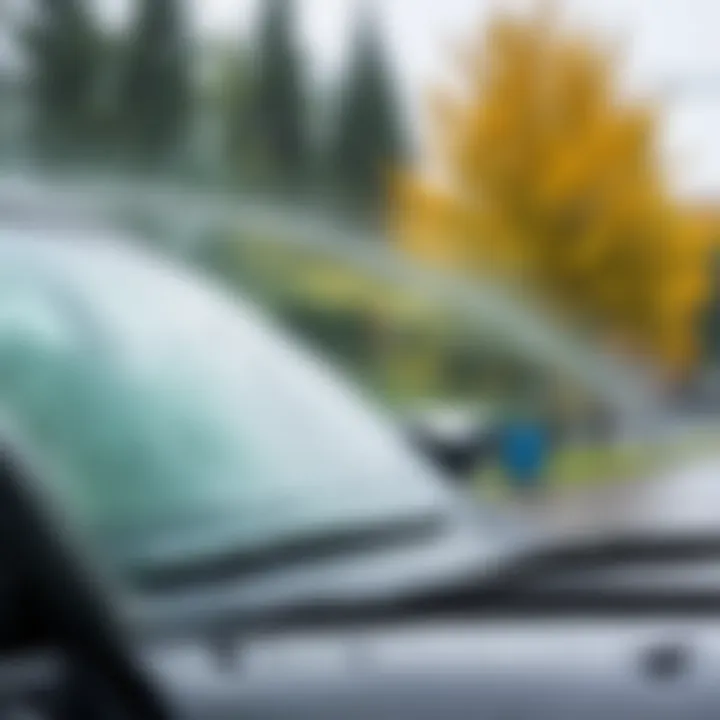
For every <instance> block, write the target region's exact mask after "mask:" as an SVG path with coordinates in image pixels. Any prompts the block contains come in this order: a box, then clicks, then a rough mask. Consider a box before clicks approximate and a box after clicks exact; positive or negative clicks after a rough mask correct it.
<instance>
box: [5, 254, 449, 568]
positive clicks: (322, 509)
mask: <svg viewBox="0 0 720 720" xmlns="http://www.w3.org/2000/svg"><path fill="white" fill-rule="evenodd" d="M79 252H80V255H78V257H80V256H81V255H82V253H84V252H85V250H80V251H79ZM65 254H67V255H68V256H69V257H70V258H71V260H70V261H69V262H66V263H65V265H64V266H63V267H62V272H63V273H64V274H65V277H71V278H72V285H73V293H74V295H75V297H76V298H77V299H78V300H79V301H80V304H81V305H82V301H83V300H84V299H85V298H84V296H85V295H86V296H87V299H88V301H89V302H88V305H87V306H88V307H92V308H93V310H92V314H91V316H90V319H88V317H84V318H83V317H81V316H78V317H74V318H72V320H73V321H74V323H75V324H72V323H69V322H67V318H65V319H64V320H62V322H64V323H65V325H66V326H67V327H65V330H67V329H68V328H72V332H73V333H75V334H74V335H73V334H72V333H70V332H69V331H68V333H66V339H68V338H69V339H70V340H71V341H70V342H65V343H63V342H57V340H58V337H61V336H62V332H60V333H59V334H58V332H57V330H58V327H57V326H58V323H60V324H61V325H62V323H61V322H60V321H61V318H62V316H61V314H60V313H59V311H58V307H57V305H55V306H53V309H52V312H50V313H49V311H48V308H45V311H46V314H45V325H38V324H37V322H35V324H33V323H32V322H30V320H31V319H32V318H33V317H34V318H35V319H37V317H38V304H37V303H35V304H32V303H30V302H28V301H27V300H26V301H24V304H23V302H20V303H19V305H18V307H19V315H18V316H17V317H16V320H19V322H16V323H15V325H14V327H15V328H16V331H15V334H14V335H13V334H7V333H6V336H5V338H4V339H5V343H6V345H9V346H11V347H12V348H13V349H14V350H13V352H5V353H4V357H5V360H4V362H5V365H6V368H5V372H3V374H2V378H3V380H4V381H5V382H4V385H5V387H4V388H3V391H4V394H5V397H6V400H9V401H10V402H11V403H14V404H15V410H16V411H17V412H16V415H17V414H18V413H19V414H20V416H21V417H22V418H24V421H25V424H26V428H25V430H26V431H29V432H30V434H31V435H32V436H33V438H34V441H35V442H36V443H38V444H39V446H40V447H42V448H45V449H48V448H49V449H50V451H49V452H48V453H47V455H46V459H47V460H48V464H51V465H52V467H51V470H52V474H53V476H54V478H55V479H56V485H57V484H58V482H59V487H60V488H62V493H63V494H64V495H65V496H66V497H69V498H71V499H72V503H71V505H72V507H73V508H74V509H75V511H77V512H78V515H79V518H80V519H81V520H82V521H83V522H84V524H85V525H86V527H87V529H88V530H90V531H91V532H93V533H94V535H93V537H94V538H95V539H96V540H97V541H98V542H99V543H100V544H102V545H104V546H105V549H106V550H107V551H110V552H111V553H114V554H117V555H118V556H119V557H120V558H121V559H128V558H129V557H132V559H135V560H139V559H140V558H141V557H142V558H143V561H150V560H152V559H153V558H154V559H155V560H160V559H163V560H165V559H170V558H171V557H176V556H177V557H178V558H180V557H182V558H183V559H187V558H188V556H189V555H192V554H193V553H203V552H212V553H215V552H218V551H222V550H224V549H226V548H227V549H230V548H232V549H242V548H244V547H247V548H248V549H251V548H254V547H257V546H262V545H265V544H266V543H273V542H276V541H281V540H284V539H288V538H295V537H302V536H303V535H304V534H306V533H316V532H322V531H325V530H332V529H343V528H347V527H352V526H356V525H362V524H367V523H370V522H372V523H375V522H378V521H380V522H383V521H386V520H393V519H398V520H402V519H409V518H412V517H414V516H417V515H418V514H425V513H427V511H429V510H437V509H439V507H441V506H442V503H443V502H445V500H444V498H445V494H444V492H443V491H442V490H441V487H440V485H439V484H438V483H437V482H436V481H435V479H434V478H432V477H431V476H430V474H429V473H428V471H427V470H426V469H425V468H424V467H422V466H421V465H420V464H419V463H418V462H416V461H415V459H414V458H413V457H412V456H411V455H410V454H409V453H408V452H406V450H405V449H404V447H403V445H402V443H400V442H399V441H398V440H397V439H396V438H395V437H394V436H393V433H392V432H391V431H390V428H389V427H386V426H385V425H384V423H382V422H381V421H380V420H378V419H377V418H376V417H375V416H374V415H373V414H372V413H371V412H369V411H367V410H366V409H365V406H364V405H363V404H362V403H361V402H358V401H357V400H356V398H354V397H351V396H350V394H348V392H347V391H346V390H345V388H344V386H343V385H342V384H336V381H335V380H334V379H333V378H332V376H331V375H330V374H329V373H328V371H327V369H326V368H321V367H318V365H317V364H316V362H315V360H314V359H313V358H311V357H309V356H305V355H304V354H302V352H300V351H298V350H296V349H295V347H294V346H292V344H291V343H289V342H285V340H284V339H283V338H282V337H281V336H280V335H277V336H276V335H275V333H274V332H273V331H270V330H267V329H266V328H265V327H264V326H263V324H262V321H260V320H259V319H257V318H255V316H254V314H253V311H252V310H250V309H247V308H243V307H241V306H239V305H236V304H235V303H233V302H230V301H229V300H226V299H225V298H221V297H218V296H216V295H215V294H214V292H213V291H212V290H211V289H206V288H203V287H202V286H200V285H199V284H198V283H195V282H189V281H187V280H185V279H183V278H182V277H181V276H179V275H175V274H174V273H173V271H171V270H169V269H167V266H166V265H160V264H158V265H157V266H154V265H153V264H152V263H149V264H148V263H146V264H145V265H143V266H142V267H135V265H134V264H133V263H127V262H124V261H123V258H124V254H123V253H118V254H117V256H115V255H114V254H113V253H112V252H111V251H110V250H108V251H107V252H106V253H105V257H104V258H103V259H102V261H100V262H98V263H97V264H96V265H93V263H89V264H88V263H84V262H83V263H74V262H73V260H72V253H70V252H68V253H65ZM92 254H93V255H100V253H99V252H93V253H92ZM8 292H9V290H8ZM16 305H17V303H16ZM6 307H12V306H11V305H10V304H8V303H6ZM41 309H42V308H41ZM23 312H24V313H25V315H23ZM48 313H49V316H48ZM40 315H42V312H40ZM83 322H85V323H88V322H95V323H96V326H95V327H89V326H87V325H85V326H84V325H83V324H82V323H83ZM53 323H55V324H53ZM60 329H61V330H62V329H63V328H62V327H61V328H60ZM48 330H49V331H50V332H48ZM89 340H92V341H93V343H94V344H89V342H88V341H89ZM43 387H44V388H48V387H50V388H52V392H43V390H42V388H43Z"/></svg>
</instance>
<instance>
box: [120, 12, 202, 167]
mask: <svg viewBox="0 0 720 720" xmlns="http://www.w3.org/2000/svg"><path fill="white" fill-rule="evenodd" d="M131 34H132V42H131V43H130V44H129V46H128V47H127V50H126V53H127V55H126V61H125V67H124V72H123V78H122V82H121V84H120V85H121V87H120V108H121V110H120V112H121V114H122V122H123V132H124V134H125V137H126V139H127V142H128V147H129V149H130V150H131V152H133V153H134V154H135V155H136V157H137V159H140V160H144V161H149V162H153V161H155V160H158V159H168V158H169V157H170V156H171V155H172V153H173V152H175V151H177V150H178V148H179V144H180V142H181V141H182V139H183V136H184V133H185V131H186V130H187V126H188V121H189V112H190V109H191V93H192V89H191V74H190V73H191V71H190V62H189V45H188V37H187V32H186V25H185V18H184V13H183V10H182V3H181V2H180V1H179V0H141V6H140V11H139V15H138V18H137V20H136V24H135V27H134V28H133V30H132V33H131Z"/></svg>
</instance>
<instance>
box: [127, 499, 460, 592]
mask: <svg viewBox="0 0 720 720" xmlns="http://www.w3.org/2000/svg"><path fill="white" fill-rule="evenodd" d="M448 526H449V525H448V520H447V518H446V517H445V516H443V515H440V514H437V513H432V514H427V515H420V516H415V517H411V518H402V519H395V520H391V521H388V520H383V521H378V522H374V523H367V522H366V523H363V524H362V525H348V526H346V527H342V528H333V529H330V530H323V531H321V532H316V533H311V534H303V535H301V536H298V537H292V538H289V539H284V540H281V541H278V542H275V543H272V544H269V545H267V546H264V547H261V548H259V549H255V550H241V551H237V550H233V551H231V552H224V553H222V554H216V555H210V556H204V557H202V558H198V559H191V560H183V561H179V562H170V563H153V564H147V565H139V566H138V565H135V566H130V567H128V569H127V575H128V576H129V578H130V580H131V581H132V583H133V585H134V586H135V587H138V588H140V589H143V590H147V591H163V590H171V589H173V588H176V587H182V586H187V585H189V584H193V585H195V584H202V583H208V582H217V581H221V580H226V579H229V578H232V579H236V578H240V577H242V576H245V575H250V574H256V573H264V572H269V571H272V570H275V569H278V568H281V567H286V566H288V565H296V564H300V563H307V562H319V561H322V560H329V559H332V558H336V557H338V556H342V555H348V554H356V553H363V552H372V551H376V550H388V549H391V548H394V547H396V546H403V545H415V544H417V543H421V542H424V541H427V540H432V539H433V538H436V537H437V536H438V535H439V534H441V533H442V532H443V531H444V530H445V529H446V528H447V527H448Z"/></svg>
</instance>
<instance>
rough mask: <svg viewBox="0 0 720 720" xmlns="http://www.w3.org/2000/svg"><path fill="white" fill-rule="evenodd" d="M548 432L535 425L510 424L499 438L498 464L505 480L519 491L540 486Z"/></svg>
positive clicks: (528, 423)
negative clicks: (500, 465) (501, 468)
mask: <svg viewBox="0 0 720 720" xmlns="http://www.w3.org/2000/svg"><path fill="white" fill-rule="evenodd" d="M549 440H550V439H549V435H548V432H547V430H546V429H545V428H544V427H543V426H542V425H541V424H540V423H538V422H533V421H527V420H524V421H515V422H511V423H509V424H508V425H507V426H506V428H505V430H504V432H503V435H502V440H501V444H500V461H501V464H502V467H503V469H504V471H505V474H506V476H507V478H508V479H509V480H510V481H511V482H512V483H513V485H514V486H515V487H516V488H518V489H530V488H536V487H538V486H539V484H540V482H541V480H542V477H543V473H544V470H545V467H546V465H547V460H548V456H549V453H550V441H549Z"/></svg>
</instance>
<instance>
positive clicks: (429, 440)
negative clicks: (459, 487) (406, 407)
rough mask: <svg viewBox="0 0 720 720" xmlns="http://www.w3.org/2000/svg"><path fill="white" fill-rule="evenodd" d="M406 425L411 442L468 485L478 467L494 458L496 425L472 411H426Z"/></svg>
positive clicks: (460, 481)
mask: <svg viewBox="0 0 720 720" xmlns="http://www.w3.org/2000/svg"><path fill="white" fill-rule="evenodd" d="M405 427H406V433H407V435H408V437H409V440H410V442H411V444H412V445H413V446H414V447H415V448H416V449H417V450H418V451H419V452H420V453H421V454H422V455H424V456H425V457H426V458H428V459H429V460H430V461H431V462H432V463H434V464H435V465H436V466H437V467H439V468H440V470H442V471H443V472H444V473H445V474H446V475H448V476H449V477H450V478H452V479H453V480H455V481H456V482H458V483H460V484H463V485H470V484H471V483H472V481H473V478H474V476H475V473H476V472H477V471H478V470H480V469H481V468H482V467H483V466H485V465H486V464H488V463H490V462H493V461H494V460H496V459H497V451H498V437H497V436H498V433H497V428H496V427H495V425H494V423H493V422H492V421H491V420H489V419H484V420H483V419H482V418H480V417H478V416H477V415H476V414H474V413H463V412H452V411H443V412H434V413H425V414H422V415H418V416H414V417H412V418H411V419H410V420H409V421H407V422H406V425H405Z"/></svg>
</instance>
